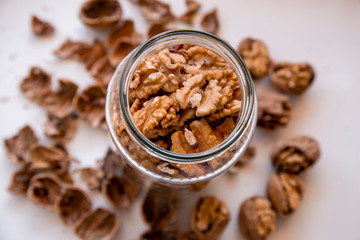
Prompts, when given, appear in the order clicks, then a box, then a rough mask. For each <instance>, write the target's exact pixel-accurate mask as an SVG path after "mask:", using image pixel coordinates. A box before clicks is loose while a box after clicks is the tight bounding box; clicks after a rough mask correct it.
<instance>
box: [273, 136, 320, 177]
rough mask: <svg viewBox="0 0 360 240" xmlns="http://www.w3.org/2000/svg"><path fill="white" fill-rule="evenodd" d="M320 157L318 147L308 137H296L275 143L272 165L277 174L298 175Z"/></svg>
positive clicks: (315, 142) (313, 140)
mask: <svg viewBox="0 0 360 240" xmlns="http://www.w3.org/2000/svg"><path fill="white" fill-rule="evenodd" d="M319 156H320V147H319V144H318V143H317V141H316V140H315V139H313V138H312V137H309V136H297V137H294V138H291V139H288V140H285V141H283V142H279V143H277V145H276V146H275V148H274V150H273V152H272V154H271V159H272V164H273V165H274V167H275V168H276V169H277V171H278V172H288V173H293V174H299V173H301V172H302V171H304V170H306V169H307V168H308V167H310V166H311V165H313V164H314V163H315V162H316V161H317V160H318V159H319Z"/></svg>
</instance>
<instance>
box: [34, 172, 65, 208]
mask: <svg viewBox="0 0 360 240" xmlns="http://www.w3.org/2000/svg"><path fill="white" fill-rule="evenodd" d="M61 191H62V186H61V182H60V180H59V179H58V177H56V176H55V175H54V174H52V173H39V174H36V175H35V176H34V177H32V178H31V181H30V185H29V189H28V191H27V195H28V197H29V198H30V200H32V201H33V202H34V203H36V204H37V205H39V206H40V207H43V208H45V209H47V210H50V211H53V210H55V202H56V200H57V199H58V198H59V197H60V194H61Z"/></svg>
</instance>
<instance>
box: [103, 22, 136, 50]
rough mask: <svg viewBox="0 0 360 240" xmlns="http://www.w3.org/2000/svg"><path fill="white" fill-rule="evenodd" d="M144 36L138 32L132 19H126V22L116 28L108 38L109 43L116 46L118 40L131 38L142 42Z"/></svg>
mask: <svg viewBox="0 0 360 240" xmlns="http://www.w3.org/2000/svg"><path fill="white" fill-rule="evenodd" d="M142 38H143V36H142V35H141V34H140V33H138V32H136V30H135V25H134V22H133V21H132V20H125V22H124V23H123V24H122V25H121V26H120V27H118V28H116V29H114V30H113V31H112V32H111V33H110V35H109V37H108V39H107V44H108V45H109V46H114V45H115V43H116V42H118V41H119V40H124V39H129V40H130V39H131V40H133V41H135V42H141V40H142Z"/></svg>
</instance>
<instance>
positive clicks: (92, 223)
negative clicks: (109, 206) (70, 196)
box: [74, 208, 120, 240]
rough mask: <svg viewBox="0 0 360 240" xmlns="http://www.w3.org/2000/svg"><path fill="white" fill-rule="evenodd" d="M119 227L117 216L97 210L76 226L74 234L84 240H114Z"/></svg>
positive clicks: (106, 211) (102, 209)
mask: <svg viewBox="0 0 360 240" xmlns="http://www.w3.org/2000/svg"><path fill="white" fill-rule="evenodd" d="M119 227H120V221H119V218H118V216H117V215H116V214H114V213H112V212H110V211H108V210H106V209H104V208H97V209H96V210H94V211H91V212H90V213H88V214H87V215H86V216H84V217H83V218H81V219H80V220H79V221H78V222H77V223H76V224H75V227H74V232H75V234H76V235H77V236H78V237H79V238H80V239H82V240H94V239H101V240H112V239H113V238H114V237H115V235H116V233H117V232H118V230H119Z"/></svg>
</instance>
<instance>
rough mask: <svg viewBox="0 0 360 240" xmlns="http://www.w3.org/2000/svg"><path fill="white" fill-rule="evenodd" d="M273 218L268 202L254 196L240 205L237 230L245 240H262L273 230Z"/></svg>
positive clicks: (273, 214) (273, 213)
mask: <svg viewBox="0 0 360 240" xmlns="http://www.w3.org/2000/svg"><path fill="white" fill-rule="evenodd" d="M275 218H276V215H275V212H274V210H272V208H271V203H270V201H269V200H268V199H266V198H264V197H260V196H254V197H251V198H248V199H246V200H245V201H244V202H243V203H242V204H241V208H240V212H239V228H240V230H241V233H242V235H243V236H244V237H245V238H246V239H249V240H250V239H251V240H263V239H266V238H267V237H268V236H269V235H270V234H271V233H272V232H273V231H274V230H275Z"/></svg>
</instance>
